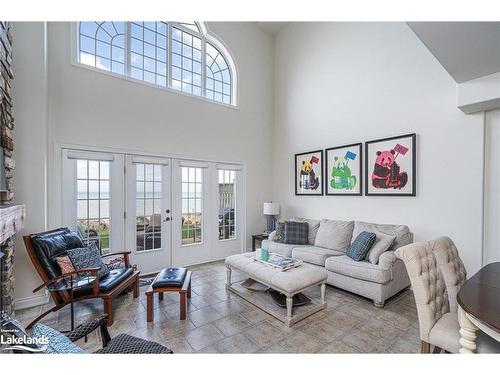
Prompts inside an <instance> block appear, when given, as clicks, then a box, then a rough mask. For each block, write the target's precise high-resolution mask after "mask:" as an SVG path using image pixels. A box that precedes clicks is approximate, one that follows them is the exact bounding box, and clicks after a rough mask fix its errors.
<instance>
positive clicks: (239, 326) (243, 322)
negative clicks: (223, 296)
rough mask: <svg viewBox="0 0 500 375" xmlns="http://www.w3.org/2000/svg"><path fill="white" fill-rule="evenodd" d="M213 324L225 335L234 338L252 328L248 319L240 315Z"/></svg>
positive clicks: (227, 317)
mask: <svg viewBox="0 0 500 375" xmlns="http://www.w3.org/2000/svg"><path fill="white" fill-rule="evenodd" d="M213 324H214V325H215V326H216V327H217V328H218V329H219V330H220V331H221V332H222V333H223V334H224V335H225V336H232V335H235V334H237V333H240V332H241V331H244V330H245V329H247V328H248V327H250V326H251V325H252V324H253V323H251V322H250V321H249V320H248V319H246V318H244V317H243V316H241V315H239V314H235V315H230V316H226V317H224V318H222V319H219V320H216V321H215V322H213Z"/></svg>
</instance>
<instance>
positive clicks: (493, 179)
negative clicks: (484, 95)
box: [484, 110, 500, 264]
mask: <svg viewBox="0 0 500 375" xmlns="http://www.w3.org/2000/svg"><path fill="white" fill-rule="evenodd" d="M485 127H486V139H485V140H486V152H485V160H486V165H485V187H484V188H485V201H484V202H485V204H484V245H485V246H484V249H485V252H484V263H485V264H488V263H491V262H500V231H499V227H500V194H499V192H500V168H498V166H499V165H500V148H499V147H498V145H499V144H500V110H496V111H491V112H486V118H485Z"/></svg>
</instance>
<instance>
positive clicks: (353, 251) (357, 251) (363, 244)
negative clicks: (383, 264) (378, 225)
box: [346, 231, 377, 262]
mask: <svg viewBox="0 0 500 375" xmlns="http://www.w3.org/2000/svg"><path fill="white" fill-rule="evenodd" d="M376 238H377V235H376V234H375V233H371V232H364V231H363V232H361V233H360V234H359V235H358V237H356V239H355V240H354V241H353V243H352V244H351V246H350V247H349V249H348V250H347V253H346V255H347V256H348V257H349V258H352V259H354V260H355V261H357V262H358V261H360V260H363V259H365V257H366V255H367V254H368V252H369V251H370V249H371V248H372V246H373V243H374V242H375V239H376Z"/></svg>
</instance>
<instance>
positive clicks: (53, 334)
mask: <svg viewBox="0 0 500 375" xmlns="http://www.w3.org/2000/svg"><path fill="white" fill-rule="evenodd" d="M33 337H34V338H37V339H42V338H46V339H48V341H49V342H48V344H47V346H46V349H45V351H44V353H47V354H84V353H85V352H84V351H83V350H82V349H81V348H79V347H78V346H76V345H75V344H74V343H72V342H71V340H70V339H68V338H67V337H66V336H64V335H63V334H62V333H61V332H58V331H56V330H55V329H52V328H50V327H48V326H46V325H43V324H40V323H37V324H35V325H34V326H33Z"/></svg>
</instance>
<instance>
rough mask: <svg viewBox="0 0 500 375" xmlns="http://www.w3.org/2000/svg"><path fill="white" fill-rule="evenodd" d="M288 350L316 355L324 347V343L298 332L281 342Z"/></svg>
mask: <svg viewBox="0 0 500 375" xmlns="http://www.w3.org/2000/svg"><path fill="white" fill-rule="evenodd" d="M279 344H280V345H281V346H283V347H284V348H285V349H286V350H288V351H289V352H292V353H316V352H317V351H318V350H321V348H323V347H324V345H325V344H324V343H322V342H321V341H319V340H317V339H315V338H314V337H312V336H310V335H307V334H305V333H302V332H297V333H295V334H293V335H290V336H288V337H286V338H285V339H284V340H281V341H280V342H279Z"/></svg>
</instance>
